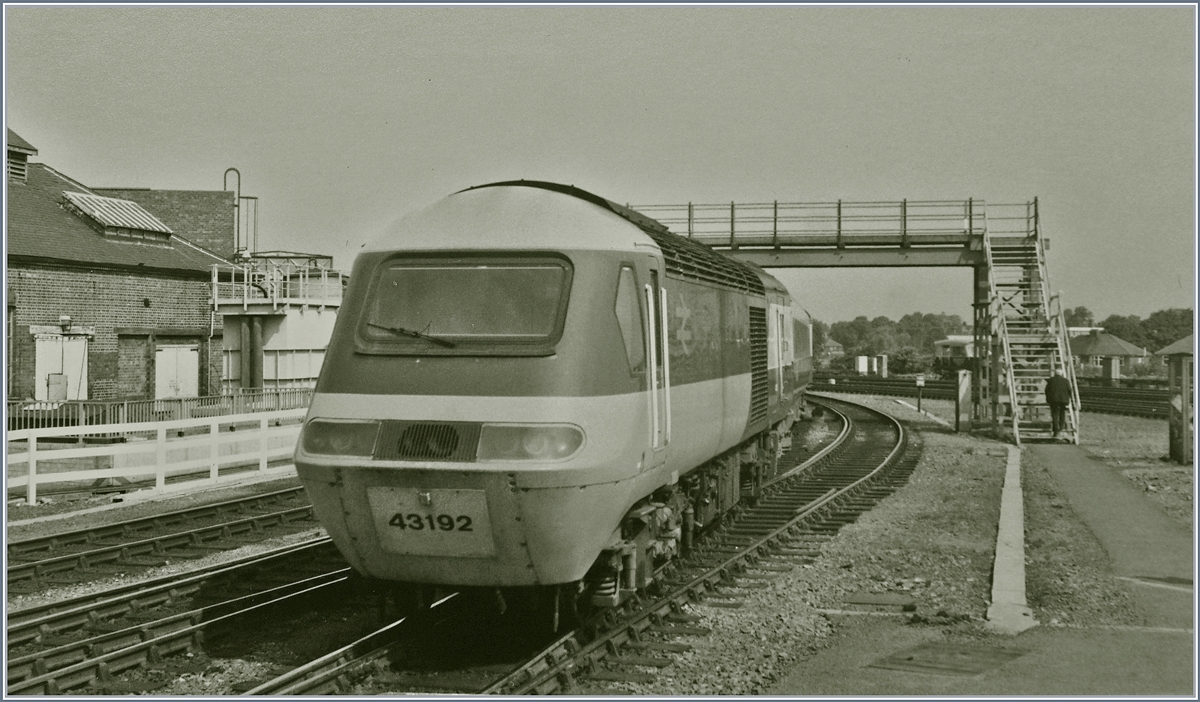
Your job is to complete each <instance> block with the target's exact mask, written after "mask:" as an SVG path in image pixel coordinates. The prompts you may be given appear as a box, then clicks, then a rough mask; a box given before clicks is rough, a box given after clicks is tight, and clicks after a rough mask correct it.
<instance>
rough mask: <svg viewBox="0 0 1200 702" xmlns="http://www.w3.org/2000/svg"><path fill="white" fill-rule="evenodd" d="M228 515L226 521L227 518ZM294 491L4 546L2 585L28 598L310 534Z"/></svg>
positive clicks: (308, 518) (308, 508) (302, 500)
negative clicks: (278, 538)
mask: <svg viewBox="0 0 1200 702" xmlns="http://www.w3.org/2000/svg"><path fill="white" fill-rule="evenodd" d="M231 517H232V519H231ZM313 519H314V516H313V511H312V505H311V504H309V503H308V499H307V497H306V495H305V493H304V489H303V488H302V487H295V488H289V489H286V490H280V491H276V492H272V493H267V494H263V495H255V496H252V497H245V498H239V499H236V500H229V501H226V502H221V503H218V504H212V505H205V506H201V507H194V508H190V509H185V510H178V511H175V512H170V513H167V514H161V515H156V516H152V517H145V518H141V519H134V520H129V521H124V522H118V523H115V524H108V525H101V526H95V527H89V528H86V529H79V530H76V531H71V532H65V533H59V534H52V535H49V536H42V537H38V538H31V539H25V540H21V541H13V542H10V543H9V544H8V547H7V555H8V569H7V573H6V575H7V579H8V587H9V590H10V591H13V592H32V591H36V590H39V589H43V588H45V587H48V586H50V585H54V584H70V583H75V582H80V581H84V580H89V579H94V578H95V577H97V576H103V575H111V574H113V573H116V572H124V571H127V570H129V569H131V568H134V569H136V568H152V567H156V566H161V565H164V564H165V563H166V562H168V561H169V560H171V559H177V560H178V559H194V558H201V557H203V556H207V555H209V554H210V553H212V552H215V551H225V550H231V549H234V548H238V547H239V546H243V545H246V544H248V543H255V542H259V541H262V540H264V539H267V538H270V537H272V536H278V535H280V534H281V533H288V532H292V531H296V530H298V529H308V528H312V527H313V526H314V525H315V523H314V521H313Z"/></svg>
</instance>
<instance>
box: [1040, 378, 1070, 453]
mask: <svg viewBox="0 0 1200 702" xmlns="http://www.w3.org/2000/svg"><path fill="white" fill-rule="evenodd" d="M1046 404H1048V405H1050V426H1051V428H1052V429H1053V430H1054V438H1056V439H1057V438H1058V433H1059V432H1060V431H1062V430H1063V429H1066V428H1067V405H1069V404H1071V382H1070V381H1069V380H1067V379H1066V378H1064V377H1063V374H1062V371H1059V370H1056V371H1054V376H1053V377H1052V378H1050V380H1047V381H1046Z"/></svg>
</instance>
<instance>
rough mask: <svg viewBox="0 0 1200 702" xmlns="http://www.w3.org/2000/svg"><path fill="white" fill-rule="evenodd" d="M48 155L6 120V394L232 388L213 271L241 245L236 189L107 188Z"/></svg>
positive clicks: (159, 393)
mask: <svg viewBox="0 0 1200 702" xmlns="http://www.w3.org/2000/svg"><path fill="white" fill-rule="evenodd" d="M36 154H37V150H36V149H35V148H34V147H33V146H32V145H30V144H29V143H28V142H25V141H24V140H23V139H21V138H20V137H19V136H17V135H16V134H15V133H13V131H12V130H11V129H10V130H8V166H9V167H8V211H7V225H8V226H7V241H8V260H7V273H8V275H7V293H8V300H7V302H8V305H7V325H6V337H7V339H6V341H7V344H6V352H7V359H8V363H7V369H8V374H7V378H6V380H7V383H6V387H7V390H8V397H9V398H10V399H13V400H24V399H35V400H48V401H58V400H75V399H91V400H98V399H138V398H142V399H149V398H164V397H186V396H194V395H207V394H218V393H220V389H221V365H222V364H221V350H222V321H221V319H220V317H219V315H217V314H216V313H215V312H214V308H213V303H212V283H211V276H212V273H211V271H212V266H213V264H223V265H228V263H229V262H228V261H227V260H226V259H225V258H223V257H222V256H220V255H218V253H232V252H233V247H234V241H233V238H234V227H235V219H234V216H235V215H234V210H233V203H234V194H233V193H232V192H223V191H219V192H191V191H152V190H138V191H131V190H115V189H108V190H103V191H102V190H98V189H93V188H89V187H87V186H85V185H83V184H81V183H79V182H78V181H76V180H74V179H72V178H70V177H69V176H67V175H64V174H62V173H59V172H58V171H56V170H54V169H53V168H51V167H50V166H47V165H45V164H42V163H31V162H29V161H28V157H29V156H33V155H36ZM139 203H140V204H139ZM193 237H194V238H195V240H199V241H202V242H203V243H204V245H203V246H202V245H198V244H196V243H194V240H193ZM214 252H217V253H214Z"/></svg>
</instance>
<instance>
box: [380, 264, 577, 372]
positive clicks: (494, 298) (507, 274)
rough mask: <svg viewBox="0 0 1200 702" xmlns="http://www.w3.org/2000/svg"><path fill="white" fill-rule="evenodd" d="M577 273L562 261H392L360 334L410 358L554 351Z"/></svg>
mask: <svg viewBox="0 0 1200 702" xmlns="http://www.w3.org/2000/svg"><path fill="white" fill-rule="evenodd" d="M570 273H571V271H570V268H569V265H568V264H567V263H566V262H565V261H562V260H560V259H556V258H521V259H494V258H488V259H457V260H405V259H393V260H390V261H386V262H384V264H383V266H382V268H381V269H380V270H379V272H378V273H377V275H376V280H375V284H374V285H373V289H372V292H371V296H370V299H369V300H368V303H367V305H366V308H365V312H366V318H365V320H363V324H360V327H359V329H360V334H361V335H362V337H363V338H364V339H365V340H367V341H369V342H377V343H378V344H382V345H384V346H397V347H402V348H403V349H404V350H405V351H413V350H421V349H430V350H436V351H438V352H440V353H454V352H455V351H454V350H455V349H464V350H467V351H468V352H469V350H470V349H471V348H473V347H474V348H478V347H480V346H485V347H496V346H497V345H499V346H504V345H514V344H515V345H530V344H533V345H539V344H540V345H544V344H547V343H553V341H554V340H555V339H556V337H557V335H558V334H559V333H560V332H561V327H562V323H561V322H562V320H561V317H562V314H563V312H564V311H565V306H566V300H567V294H568V292H569V287H570Z"/></svg>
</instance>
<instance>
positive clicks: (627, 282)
mask: <svg viewBox="0 0 1200 702" xmlns="http://www.w3.org/2000/svg"><path fill="white" fill-rule="evenodd" d="M637 293H638V288H637V277H636V276H635V275H634V273H633V268H631V267H629V266H622V267H621V276H620V278H619V279H618V282H617V303H616V312H617V324H618V325H620V327H621V337H622V338H623V339H624V340H625V357H626V359H628V361H629V370H630V372H634V373H636V372H642V371H644V370H645V368H646V344H645V342H644V341H643V339H644V332H643V327H642V307H641V304H640V303H639V302H638V294H637Z"/></svg>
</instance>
